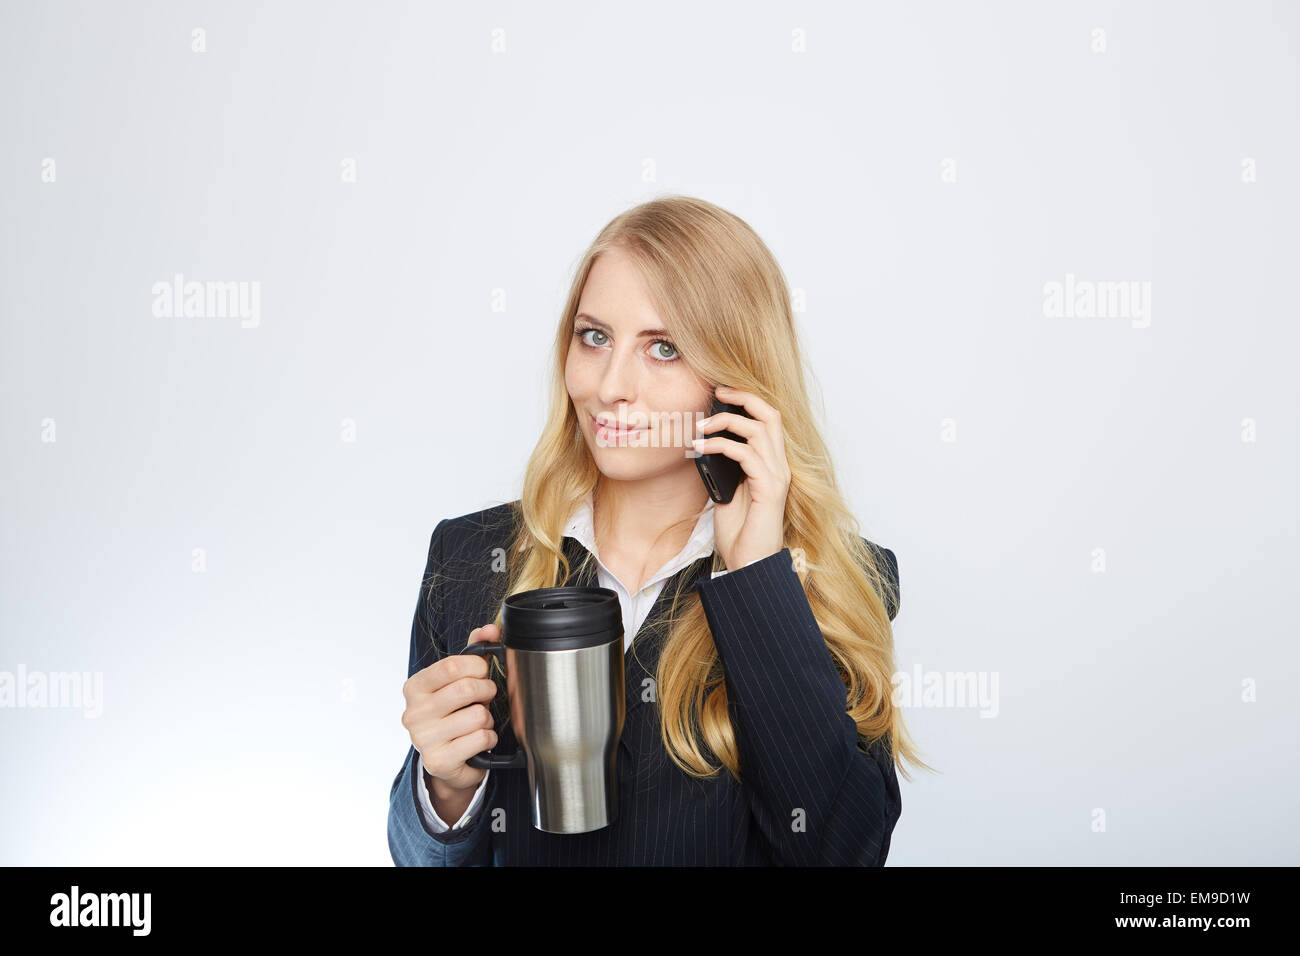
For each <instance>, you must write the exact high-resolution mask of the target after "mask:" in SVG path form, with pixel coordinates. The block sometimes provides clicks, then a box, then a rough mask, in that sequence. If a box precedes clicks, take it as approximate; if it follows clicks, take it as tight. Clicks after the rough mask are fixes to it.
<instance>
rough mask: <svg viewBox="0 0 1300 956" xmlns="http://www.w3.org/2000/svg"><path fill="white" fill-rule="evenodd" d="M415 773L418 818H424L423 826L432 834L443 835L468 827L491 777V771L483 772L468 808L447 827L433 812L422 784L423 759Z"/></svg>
mask: <svg viewBox="0 0 1300 956" xmlns="http://www.w3.org/2000/svg"><path fill="white" fill-rule="evenodd" d="M416 772H417V773H419V775H420V783H419V786H417V787H416V788H415V789H416V792H417V793H419V795H420V816H421V817H423V818H424V822H425V824H426V825H427V826H428V827H429V829H430V830H432V831H433V832H434V833H445V832H447V831H448V830H460V829H463V828H465V827H467V826H469V822H470V820H471V819H472V818H473V817H474V815H475V814H476V813H478V810H479V807H480V806H482V804H483V793H484V791H485V790H487V782H488V778H489V777H491V776H492V771H491V770H487V771H484V773H483V782H482V783H480V784H479V785H478V789H477V790H475V791H474V799H473V800H471V801H470V802H469V806H468V807H466V808H465V812H464V813H462V814H461V817H460V819H459V820H457V821H456V823H455V824H454V825H452V826H450V827H449V826H447V824H446V823H444V822H443V820H442V817H440V816H438V814H437V813H435V812H434V810H433V800H431V799H430V798H429V788H428V786H427V785H426V784H425V782H424V774H425V770H424V758H423V757H420V758H419V760H418V768H417V771H416Z"/></svg>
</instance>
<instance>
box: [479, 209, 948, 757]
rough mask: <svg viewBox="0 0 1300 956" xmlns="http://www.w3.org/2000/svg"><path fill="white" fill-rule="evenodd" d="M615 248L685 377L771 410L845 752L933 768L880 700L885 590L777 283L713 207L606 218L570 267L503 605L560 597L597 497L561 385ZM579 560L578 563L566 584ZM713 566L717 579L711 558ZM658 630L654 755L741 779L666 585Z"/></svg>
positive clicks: (725, 722)
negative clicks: (638, 282)
mask: <svg viewBox="0 0 1300 956" xmlns="http://www.w3.org/2000/svg"><path fill="white" fill-rule="evenodd" d="M615 246H617V247H619V248H620V249H621V250H622V251H624V252H626V253H627V254H629V255H630V256H631V258H632V260H633V261H634V262H635V263H636V265H637V267H638V269H639V271H640V272H641V273H642V275H643V277H644V279H645V280H646V283H647V289H648V292H649V294H650V296H651V299H652V301H653V302H654V304H655V306H656V309H657V311H658V313H659V315H660V317H661V318H662V320H663V323H664V326H665V328H667V329H668V330H669V331H670V332H671V338H672V342H673V344H674V345H676V346H677V348H678V349H679V350H680V351H681V353H682V355H683V356H684V357H685V358H686V359H687V360H688V361H689V363H690V367H691V368H692V369H693V370H694V371H695V372H696V373H698V374H699V375H701V376H702V377H704V378H706V379H707V380H708V381H710V382H723V383H726V384H728V385H731V386H733V387H736V388H739V389H742V390H744V391H749V392H753V393H755V394H757V395H759V396H761V397H762V398H763V400H764V401H766V402H768V403H770V404H771V405H772V406H773V407H775V408H777V409H779V410H780V412H781V420H782V423H783V424H784V427H785V449H786V455H787V458H788V460H789V465H790V487H789V491H788V494H787V497H786V508H785V521H784V541H785V542H786V546H787V547H789V548H790V549H791V550H792V552H793V551H794V550H795V549H796V548H797V549H801V550H802V553H803V560H802V562H799V563H798V564H797V565H796V573H797V574H798V576H799V579H800V581H801V583H802V584H803V587H804V591H805V593H806V594H807V596H808V603H809V605H810V606H811V608H812V610H813V614H814V616H815V617H816V619H817V623H818V625H819V626H820V627H821V631H822V634H823V635H824V636H825V639H826V646H827V648H828V650H829V651H830V655H831V658H832V660H833V661H834V663H835V666H836V668H837V670H838V671H839V673H840V676H841V677H842V679H843V680H844V684H845V711H846V712H847V713H848V714H849V715H850V716H851V717H852V718H853V720H854V722H855V723H856V724H857V727H858V737H859V747H860V748H862V749H866V747H869V746H870V745H871V744H873V743H875V742H876V741H877V740H879V739H880V738H882V737H885V736H887V737H888V741H887V744H888V746H889V752H890V754H891V759H893V760H894V761H895V762H896V763H897V764H898V767H899V770H900V772H901V773H902V774H903V776H904V777H907V778H908V779H910V776H909V775H908V773H907V771H906V768H905V767H903V764H902V762H903V760H904V759H906V760H908V761H910V762H912V763H913V764H916V765H918V766H922V767H926V768H927V769H933V768H930V767H929V766H928V765H927V764H926V763H924V761H922V760H921V759H920V758H919V756H918V753H917V750H916V748H915V747H914V746H913V744H912V741H911V739H910V738H909V736H908V734H907V731H906V728H905V727H904V726H903V719H902V714H901V713H900V711H899V710H898V709H897V707H896V706H895V705H894V702H893V699H892V693H893V683H892V679H891V678H892V674H893V672H894V639H893V628H892V626H891V624H890V620H889V614H888V611H887V608H886V605H885V602H884V599H883V595H884V589H885V588H888V587H889V584H888V582H887V579H886V578H885V577H884V576H883V575H882V571H881V569H880V567H879V566H878V565H877V562H876V558H875V555H873V553H872V552H871V551H870V550H869V549H868V548H867V546H866V544H865V542H864V541H863V540H862V537H861V535H860V531H859V526H858V522H857V519H856V518H855V517H854V516H853V514H852V513H851V512H850V510H849V508H848V506H847V504H846V503H845V499H844V496H843V494H842V493H841V491H840V488H839V485H838V484H837V482H836V479H835V473H834V470H833V469H832V467H831V463H830V453H829V449H828V448H827V445H826V443H825V441H824V440H823V439H822V436H821V433H820V432H819V430H818V428H817V424H816V422H815V421H814V417H813V412H812V407H811V405H810V403H809V399H808V394H807V390H806V387H805V380H804V369H803V351H802V349H801V348H800V344H799V339H798V333H797V330H796V328H795V323H794V315H793V313H792V310H791V307H790V293H789V289H788V286H787V284H786V280H785V276H784V274H783V273H782V271H781V268H780V266H779V265H778V264H777V262H776V259H775V258H774V257H773V256H772V253H771V252H770V251H769V250H768V248H767V246H766V245H765V244H764V243H763V241H762V240H761V239H760V238H759V237H758V235H757V234H756V233H755V232H754V230H753V229H752V228H750V226H749V225H748V224H747V223H746V222H744V220H742V219H740V218H739V217H738V216H735V215H733V214H732V213H729V212H727V211H726V210H724V209H721V208H719V207H717V206H715V205H713V204H712V203H708V202H705V201H704V200H701V199H696V198H693V197H688V196H665V197H661V198H658V199H654V200H652V201H650V202H646V203H643V204H641V205H639V206H636V207H635V208H633V209H629V210H628V211H626V212H624V213H622V214H620V215H619V216H616V217H615V218H614V219H613V220H612V221H611V222H610V223H609V224H608V225H607V226H605V228H604V229H602V230H601V232H600V234H599V235H598V236H597V237H596V239H595V240H594V241H593V242H592V244H591V246H590V247H589V248H588V249H587V251H586V253H585V254H584V255H583V257H582V260H581V262H580V264H579V266H578V268H577V271H576V273H575V275H574V278H573V283H572V285H571V286H570V289H569V294H568V300H567V301H566V303H565V306H564V311H563V314H562V315H561V316H560V322H559V325H558V327H557V329H556V332H555V347H554V364H553V367H552V381H551V386H550V401H549V412H548V414H547V417H546V424H545V426H544V428H543V430H542V434H541V437H540V438H539V440H538V442H537V445H536V447H535V448H534V450H533V453H532V456H531V457H530V459H529V461H528V466H527V469H526V471H525V474H524V484H523V493H522V495H521V497H520V500H519V502H518V507H517V508H513V509H512V510H511V513H512V515H513V522H514V526H513V531H512V533H511V538H510V544H509V547H508V548H507V551H506V554H507V555H508V556H509V560H508V567H507V572H508V574H507V577H508V582H507V584H506V590H505V592H504V593H505V594H515V593H518V592H520V591H527V590H532V589H534V588H542V587H554V586H558V585H560V584H563V583H564V582H565V581H566V580H570V578H569V575H570V573H571V571H573V570H574V569H571V568H570V567H569V561H568V559H567V558H566V556H565V555H564V552H563V535H564V527H565V523H566V522H567V520H568V519H569V517H570V516H571V515H572V513H573V511H574V510H575V509H576V508H577V506H578V505H579V503H580V502H581V501H582V499H583V498H584V497H585V496H586V495H587V494H588V493H593V492H594V491H595V488H596V484H597V481H598V479H599V477H600V472H599V470H598V469H597V467H596V464H595V462H594V461H593V459H592V456H591V454H590V452H589V450H588V448H587V445H586V443H585V441H584V439H583V435H582V431H581V424H580V423H579V421H578V418H577V415H576V413H575V412H574V409H573V403H572V401H571V400H570V397H569V394H568V390H567V388H566V386H565V378H564V370H565V361H566V357H567V353H568V349H569V347H570V344H571V342H572V339H573V320H574V317H575V315H576V314H577V309H578V302H579V299H580V298H581V295H582V290H583V286H584V285H585V283H586V281H587V277H588V274H589V273H590V271H591V268H592V265H593V263H594V262H595V261H596V258H597V257H598V256H600V255H601V254H602V253H603V252H605V251H606V250H608V249H610V248H612V247H615ZM685 520H693V518H691V519H685ZM590 560H591V555H590V554H589V553H588V554H587V555H586V557H585V558H584V559H583V561H582V563H581V564H580V565H579V568H578V569H577V570H578V571H579V572H581V571H582V570H584V569H588V568H589V562H590ZM713 564H714V568H713V569H714V570H719V569H720V568H719V567H718V564H719V560H718V558H717V556H716V555H715V556H714V561H713ZM497 623H498V624H500V612H499V611H498V615H497ZM660 627H662V628H663V629H664V630H663V631H661V632H660V633H661V634H666V636H665V637H664V641H663V645H662V650H661V653H660V657H659V662H658V665H657V669H656V674H655V679H656V684H657V689H656V696H657V703H658V706H659V709H660V718H661V736H662V739H663V744H664V747H665V749H666V751H667V752H668V754H669V756H670V757H671V758H672V760H673V761H674V762H675V763H676V764H677V765H678V766H679V767H681V769H682V770H683V771H685V772H686V773H688V774H691V775H693V776H698V777H712V776H714V775H716V774H717V773H718V772H719V771H720V770H721V767H722V766H723V765H725V766H726V768H727V769H728V770H729V771H730V772H731V773H732V775H733V776H735V777H736V779H738V780H739V779H740V778H741V771H742V768H741V766H740V758H739V753H738V750H737V746H736V735H735V731H734V729H733V727H732V725H731V720H730V716H729V713H728V709H727V688H726V682H725V679H724V675H723V671H722V666H721V661H720V659H719V656H718V651H717V648H716V647H715V646H714V643H713V636H712V634H711V632H710V630H709V626H708V621H707V620H706V618H705V616H704V610H703V607H702V606H701V604H700V598H699V595H698V594H696V593H695V592H694V591H686V592H685V593H683V591H682V588H681V587H680V585H679V587H678V588H677V591H676V593H675V594H674V595H673V596H672V602H671V605H670V609H669V612H668V614H667V615H666V617H665V618H664V620H663V621H662V622H661V624H660ZM640 644H641V641H639V640H638V641H637V642H636V643H634V644H633V645H632V647H633V650H634V651H635V649H636V648H637V646H638V645H640ZM717 761H720V763H719V762H717Z"/></svg>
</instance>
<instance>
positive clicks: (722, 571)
mask: <svg viewBox="0 0 1300 956" xmlns="http://www.w3.org/2000/svg"><path fill="white" fill-rule="evenodd" d="M761 560H763V559H762V558H759V559H757V561H747V562H745V563H744V564H742V565H741V566H740V568H741V569H744V568H747V567H749V566H750V565H751V564H756V563H758V561H761ZM728 570H730V569H728V568H724V569H723V570H721V571H714V572H713V573H712V574H711V575H709V580H710V581H712V580H714V579H715V578H720V577H722V576H723V575H724V574H726V573H727V572H728Z"/></svg>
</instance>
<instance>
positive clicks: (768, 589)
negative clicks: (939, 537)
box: [697, 548, 902, 866]
mask: <svg viewBox="0 0 1300 956" xmlns="http://www.w3.org/2000/svg"><path fill="white" fill-rule="evenodd" d="M882 550H883V549H882ZM884 556H886V563H887V564H888V570H886V569H885V568H882V571H886V573H887V575H890V576H892V580H890V581H888V582H887V589H886V590H887V591H888V589H889V588H892V589H893V594H892V595H890V594H888V593H886V594H885V595H883V597H885V599H886V604H887V606H888V607H889V608H890V610H891V615H890V616H891V618H892V616H893V613H896V611H897V607H898V584H897V581H898V565H897V562H896V561H894V560H893V553H892V552H889V551H887V550H885V551H884ZM697 589H698V592H699V595H700V602H701V604H702V605H703V608H704V614H705V616H706V618H707V619H708V622H709V629H710V630H711V631H712V633H713V640H714V644H715V645H716V646H717V649H718V656H719V657H720V659H721V661H722V669H723V674H724V676H725V679H726V684H727V700H728V708H729V710H730V713H731V720H732V726H733V727H734V728H735V732H736V744H737V748H738V750H739V754H740V772H741V783H742V789H743V790H744V792H745V794H746V797H747V799H748V803H749V809H750V815H751V827H752V828H753V829H755V830H756V831H757V835H758V836H759V837H760V838H761V840H762V842H763V843H764V844H765V845H766V846H767V847H768V849H769V851H770V854H771V858H772V862H773V863H774V864H776V865H781V866H826V865H832V866H881V865H883V864H884V862H885V858H886V857H887V856H888V854H889V841H890V837H891V835H892V833H893V829H894V824H895V823H896V822H897V821H898V818H899V816H900V815H901V812H902V800H901V796H900V794H899V788H898V777H897V775H896V773H895V768H894V762H893V758H892V756H891V754H890V752H889V738H888V735H886V736H885V737H883V738H881V739H880V740H878V741H876V743H875V744H873V745H872V746H871V748H870V749H869V750H864V749H862V747H861V746H860V744H859V737H858V729H857V725H856V724H855V723H854V721H853V718H852V717H850V716H849V714H848V711H847V702H846V695H845V688H844V681H843V679H842V678H841V677H840V675H839V673H838V672H837V671H836V668H835V663H834V661H833V659H832V658H831V655H830V651H829V650H828V649H827V647H826V639H825V637H824V636H823V635H822V632H821V628H820V627H818V625H817V619H816V617H815V616H814V615H813V612H812V607H811V606H810V605H809V603H808V597H807V595H806V594H805V593H804V589H803V584H802V583H801V582H800V580H799V576H798V575H797V574H796V573H795V570H794V567H793V565H792V563H791V555H790V549H789V548H782V549H781V551H779V552H777V553H776V554H773V555H770V556H768V557H766V558H763V559H762V560H760V561H756V562H754V563H752V564H749V565H746V566H745V567H743V568H741V569H739V570H737V571H732V572H731V573H730V574H728V575H726V576H725V577H719V578H713V579H711V580H704V581H700V582H699V584H698V585H697ZM891 598H892V600H891Z"/></svg>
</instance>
